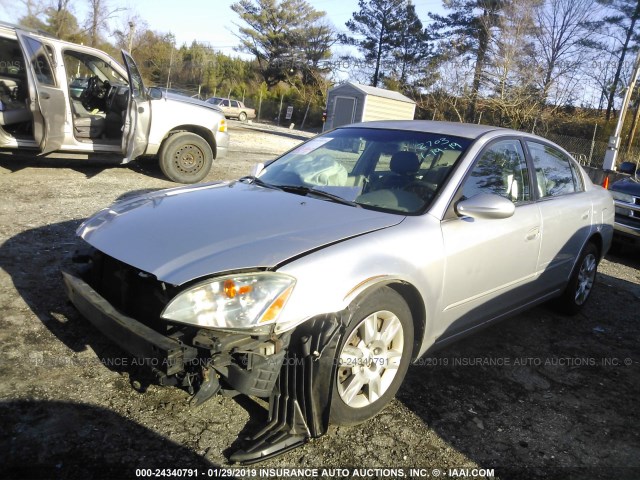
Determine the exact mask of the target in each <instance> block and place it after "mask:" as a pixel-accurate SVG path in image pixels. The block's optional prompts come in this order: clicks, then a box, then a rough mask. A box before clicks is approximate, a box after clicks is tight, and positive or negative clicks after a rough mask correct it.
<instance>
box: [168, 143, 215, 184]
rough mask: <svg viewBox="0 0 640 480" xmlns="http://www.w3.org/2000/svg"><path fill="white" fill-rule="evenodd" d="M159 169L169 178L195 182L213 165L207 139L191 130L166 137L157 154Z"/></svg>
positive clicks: (183, 181)
mask: <svg viewBox="0 0 640 480" xmlns="http://www.w3.org/2000/svg"><path fill="white" fill-rule="evenodd" d="M159 160H160V169H161V170H162V173H164V174H165V175H166V176H167V178H169V180H172V181H174V182H177V183H196V182H199V181H201V180H202V179H204V178H205V177H206V176H207V174H208V173H209V171H210V170H211V165H213V152H212V151H211V147H210V146H209V144H208V143H207V141H206V140H205V139H204V138H202V137H201V136H199V135H196V134H195V133H191V132H179V133H175V134H173V135H171V136H170V137H169V138H167V139H166V140H165V141H164V143H163V144H162V147H161V148H160V154H159Z"/></svg>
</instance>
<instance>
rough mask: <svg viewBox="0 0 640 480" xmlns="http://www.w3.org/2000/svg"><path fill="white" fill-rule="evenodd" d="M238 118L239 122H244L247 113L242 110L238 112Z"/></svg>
mask: <svg viewBox="0 0 640 480" xmlns="http://www.w3.org/2000/svg"><path fill="white" fill-rule="evenodd" d="M238 120H240V121H241V122H246V121H247V114H246V113H244V112H240V115H238Z"/></svg>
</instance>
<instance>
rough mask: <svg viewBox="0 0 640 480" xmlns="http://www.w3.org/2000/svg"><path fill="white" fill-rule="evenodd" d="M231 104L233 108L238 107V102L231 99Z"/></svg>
mask: <svg viewBox="0 0 640 480" xmlns="http://www.w3.org/2000/svg"><path fill="white" fill-rule="evenodd" d="M231 106H232V107H233V108H238V102H236V101H235V100H231Z"/></svg>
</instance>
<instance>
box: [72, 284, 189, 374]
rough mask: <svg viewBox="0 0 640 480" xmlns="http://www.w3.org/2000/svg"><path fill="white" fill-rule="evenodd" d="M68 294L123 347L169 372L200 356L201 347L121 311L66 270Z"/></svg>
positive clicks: (181, 368)
mask: <svg viewBox="0 0 640 480" xmlns="http://www.w3.org/2000/svg"><path fill="white" fill-rule="evenodd" d="M62 278H63V280H64V286H65V289H66V291H67V296H68V297H69V300H71V303H73V304H74V305H75V307H76V308H77V309H78V311H79V312H80V313H81V314H82V315H83V316H84V317H85V318H86V319H87V320H89V321H90V322H91V323H92V324H93V325H94V326H95V327H96V328H97V329H98V330H100V331H101V332H102V333H103V334H104V335H105V336H106V337H108V338H109V339H110V340H112V341H113V342H115V343H116V344H118V345H119V346H120V347H121V348H122V349H124V350H125V351H127V352H128V353H130V354H131V355H133V356H134V357H136V358H137V359H139V360H141V361H142V362H143V363H144V364H145V365H147V366H149V367H152V368H156V369H158V370H160V371H162V372H163V373H165V374H166V375H175V374H178V373H183V372H184V371H185V362H192V361H194V360H195V359H196V358H197V349H196V348H194V347H189V346H186V345H183V344H181V343H180V342H179V341H177V340H174V339H172V338H169V337H166V336H165V335H162V334H160V333H158V332H156V331H155V330H153V329H152V328H149V327H147V326H146V325H144V324H142V323H140V322H138V321H137V320H134V319H133V318H130V317H127V316H126V315H123V314H121V313H120V312H118V311H117V310H116V309H115V308H113V307H112V306H111V304H110V303H109V302H107V300H105V299H104V298H103V297H101V296H100V294H98V292H96V291H95V290H94V289H93V288H91V287H90V286H89V285H88V284H87V283H86V282H84V281H83V280H82V279H81V278H79V277H76V276H74V275H73V274H71V273H69V272H62Z"/></svg>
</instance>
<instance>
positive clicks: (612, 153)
mask: <svg viewBox="0 0 640 480" xmlns="http://www.w3.org/2000/svg"><path fill="white" fill-rule="evenodd" d="M639 76H640V51H638V56H637V57H636V61H635V63H634V65H633V72H632V74H631V82H629V86H628V87H627V93H626V94H625V96H624V100H623V101H622V107H620V115H618V124H617V125H616V130H615V132H614V133H613V135H612V136H610V137H609V144H608V145H607V151H606V153H605V154H604V164H603V165H602V169H603V170H605V171H615V169H616V158H618V150H619V149H620V134H621V133H622V126H623V125H624V117H625V116H626V114H627V109H628V108H629V103H630V102H631V96H632V95H633V89H634V88H635V86H636V82H637V81H638V77H639Z"/></svg>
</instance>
